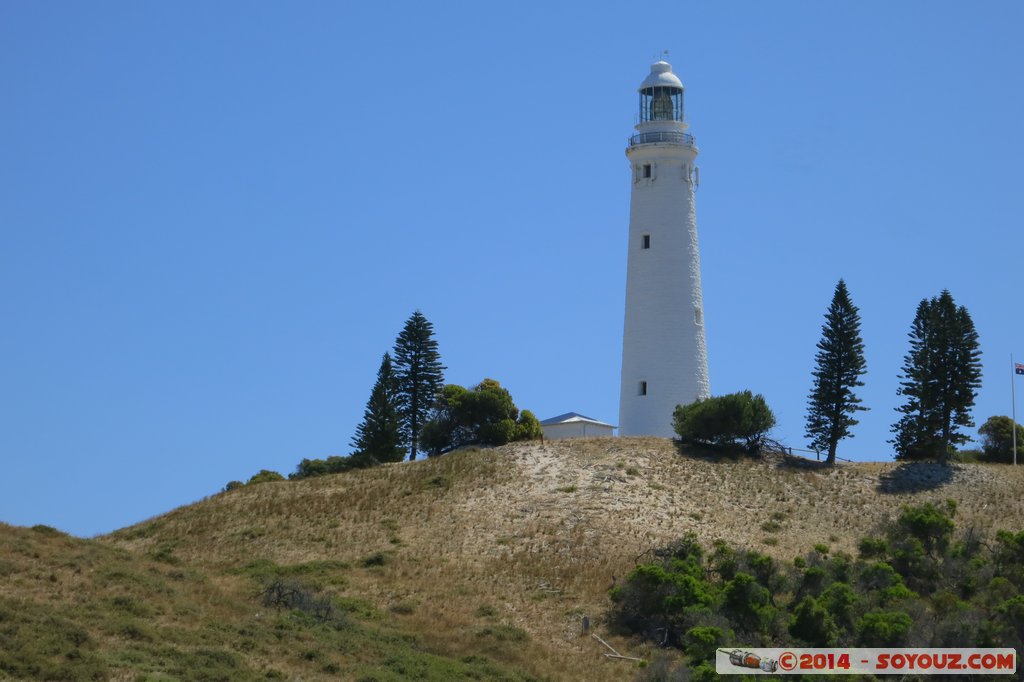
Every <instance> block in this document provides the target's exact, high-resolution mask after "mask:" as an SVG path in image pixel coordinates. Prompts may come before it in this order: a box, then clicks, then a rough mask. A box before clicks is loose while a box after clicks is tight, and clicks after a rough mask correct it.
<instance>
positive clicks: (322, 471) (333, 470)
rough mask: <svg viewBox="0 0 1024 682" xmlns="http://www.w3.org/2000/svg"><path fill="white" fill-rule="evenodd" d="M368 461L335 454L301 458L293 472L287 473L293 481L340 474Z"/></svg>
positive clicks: (366, 463)
mask: <svg viewBox="0 0 1024 682" xmlns="http://www.w3.org/2000/svg"><path fill="white" fill-rule="evenodd" d="M368 464H369V462H368V461H367V460H366V459H365V458H359V457H356V456H352V457H339V456H337V455H334V456H331V457H328V458H327V459H303V460H302V461H301V462H299V464H298V466H297V467H296V468H295V473H293V474H289V475H288V478H290V479H291V480H293V481H296V480H301V479H303V478H312V477H313V476H326V475H327V474H340V473H343V472H345V471H349V470H350V469H358V468H360V467H363V466H367V465H368Z"/></svg>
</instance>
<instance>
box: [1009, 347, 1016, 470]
mask: <svg viewBox="0 0 1024 682" xmlns="http://www.w3.org/2000/svg"><path fill="white" fill-rule="evenodd" d="M1016 374H1017V365H1015V364H1014V363H1013V353H1010V415H1011V417H1010V432H1011V433H1013V466H1017V390H1016V384H1017V382H1016Z"/></svg>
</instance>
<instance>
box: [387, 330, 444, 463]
mask: <svg viewBox="0 0 1024 682" xmlns="http://www.w3.org/2000/svg"><path fill="white" fill-rule="evenodd" d="M394 362H395V368H394V369H395V377H396V379H397V381H398V406H399V415H400V416H401V418H402V437H403V442H404V444H405V445H406V447H408V449H409V460H410V461H412V460H414V459H416V452H417V450H418V449H419V446H420V443H419V440H420V429H422V428H423V424H424V423H425V422H426V421H427V417H428V415H429V414H430V410H431V408H432V407H433V406H434V401H435V400H436V399H437V395H438V393H439V392H440V390H441V387H442V386H443V385H444V370H445V369H447V368H446V367H445V366H444V365H442V364H441V355H440V353H438V351H437V340H436V339H435V338H434V325H432V324H431V323H430V321H429V320H427V318H426V317H424V316H423V313H421V312H420V311H418V310H417V311H416V312H414V313H413V314H412V315H411V316H410V317H409V319H408V320H406V322H405V327H404V328H403V329H402V332H401V333H400V334H399V335H398V338H397V339H395V356H394Z"/></svg>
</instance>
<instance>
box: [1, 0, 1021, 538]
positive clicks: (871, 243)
mask: <svg viewBox="0 0 1024 682" xmlns="http://www.w3.org/2000/svg"><path fill="white" fill-rule="evenodd" d="M1022 25H1024V5H1022V4H1021V3H1019V2H1010V1H1002V2H999V1H996V2H986V3H979V4H967V3H952V2H900V3H891V2H844V3H839V2H830V3H821V2H787V3H780V2H772V3H764V2H722V3H693V2H678V3H656V4H655V5H638V4H636V3H594V2H579V3H558V2H555V3H547V2H545V3H500V4H499V3H458V4H456V3H421V2H408V3H405V2H398V3H386V4H380V3H377V4H373V3H354V2H352V3H342V2H295V3H284V2H273V3H268V2H248V1H247V2H216V3H206V2H202V3H200V2H173V3H171V2H163V3H157V2H90V3H81V2H79V3H73V2H64V3H38V2H29V1H27V0H11V1H9V2H5V3H2V4H0V290H2V292H3V294H2V297H0V324H2V327H0V328H2V333H0V464H2V474H0V520H2V521H5V522H8V523H14V524H25V525H30V524H35V523H45V524H50V525H53V526H57V527H59V528H61V529H64V530H67V531H70V532H73V533H76V534H81V535H92V534H96V533H101V532H107V531H110V530H113V529H115V528H118V527H121V526H124V525H127V524H130V523H134V522H137V521H140V520H142V519H144V518H147V517H149V516H152V515H155V514H158V513H160V512H163V511H166V510H168V509H170V508H173V507H175V506H177V505H180V504H184V503H188V502H191V501H194V500H196V499H199V498H201V497H203V496H205V495H209V494H212V493H215V492H217V491H218V490H219V489H220V488H221V487H222V486H223V485H224V484H225V483H226V482H227V481H229V480H231V479H246V478H248V477H249V476H250V475H251V474H253V473H254V472H256V471H257V470H259V469H262V468H268V469H276V470H279V471H281V472H282V473H288V472H290V471H293V470H294V467H295V464H296V463H297V462H298V461H299V460H300V459H302V458H303V457H325V456H328V455H334V454H347V453H348V451H349V450H348V444H349V441H350V438H351V436H352V432H353V430H354V428H355V426H356V424H357V423H358V422H359V420H360V418H361V416H362V412H363V408H364V405H365V402H366V399H367V397H368V395H369V391H370V388H371V385H372V383H373V379H374V374H375V372H376V370H377V366H378V363H379V361H380V357H381V354H382V353H383V352H384V351H386V350H388V349H389V348H390V347H391V345H392V343H393V340H394V337H395V335H396V334H397V333H398V331H399V330H400V328H401V326H402V323H403V322H404V320H405V319H406V318H407V317H408V316H409V314H410V313H411V312H412V311H413V310H414V309H416V308H420V309H422V311H423V312H424V313H425V314H426V315H427V317H428V318H429V319H430V320H431V321H432V322H433V323H434V325H435V327H436V331H437V338H438V341H439V343H440V348H441V353H442V356H443V359H444V361H445V363H446V364H447V365H448V367H449V370H448V375H447V378H448V380H449V381H450V382H453V383H460V384H465V385H469V384H474V383H476V382H478V381H479V380H481V379H483V378H484V377H493V378H495V379H498V380H499V381H501V382H502V383H503V384H504V385H506V386H507V387H508V388H509V389H510V390H511V391H512V394H513V396H514V397H515V399H516V401H517V403H518V404H519V405H520V406H521V407H525V408H529V409H532V410H533V411H534V412H536V413H537V415H538V416H539V417H541V418H542V419H543V418H545V417H549V416H553V415H555V414H559V413H562V412H566V411H570V410H573V411H577V412H582V413H584V414H587V415H590V416H593V417H596V418H598V419H602V420H606V421H610V422H615V421H616V420H617V417H618V382H619V362H620V352H621V334H622V316H623V297H624V288H625V262H626V234H627V223H628V204H629V190H630V182H629V172H628V167H627V165H626V160H625V157H624V155H623V150H624V147H625V144H626V140H627V137H628V136H629V135H630V133H631V132H632V128H631V126H632V124H633V119H634V114H635V107H636V101H637V99H636V94H635V89H636V87H637V85H638V84H639V83H640V81H641V80H642V79H643V78H644V76H645V75H646V74H647V72H648V67H649V64H650V63H651V61H653V58H654V57H655V56H656V55H657V54H658V53H659V52H660V51H661V50H662V49H668V50H669V51H670V61H671V62H672V63H673V65H674V67H675V71H676V72H677V73H678V74H679V75H680V76H681V78H682V79H683V82H684V83H685V85H686V88H687V101H686V107H687V116H688V119H689V121H690V123H691V125H692V131H693V132H694V133H695V135H696V136H697V141H698V144H699V146H700V149H701V155H700V158H699V160H698V161H699V165H700V166H701V170H702V172H701V179H702V184H701V187H700V190H699V192H698V195H697V202H698V205H697V212H698V224H699V231H700V242H701V249H702V254H701V255H702V260H703V283H704V296H705V298H704V304H705V311H706V321H707V341H708V349H709V359H710V371H711V385H712V391H713V392H714V393H716V394H720V393H727V392H731V391H736V390H741V389H745V388H750V389H752V390H754V391H756V392H761V393H763V394H764V395H765V396H766V398H767V399H768V401H769V403H770V405H771V406H772V407H773V408H774V409H775V411H776V413H777V415H778V418H779V426H778V428H777V430H776V436H777V437H778V438H780V439H781V440H783V441H785V442H787V443H789V444H791V445H793V446H798V447H800V446H804V445H805V443H806V440H805V439H804V438H803V424H804V412H805V403H806V396H807V393H808V391H809V389H810V379H811V377H810V372H811V369H812V366H813V359H814V352H815V343H816V342H817V341H818V338H819V335H820V327H821V323H822V315H823V314H824V312H825V309H826V307H827V305H828V303H829V300H830V297H831V295H832V290H833V287H834V286H835V283H836V281H837V280H838V279H839V278H840V277H844V278H845V279H846V281H847V283H848V285H849V287H850V291H851V293H852V296H853V299H854V302H855V303H856V304H857V305H858V306H859V307H860V309H861V315H862V319H863V336H864V340H865V343H866V347H867V361H868V368H869V373H868V374H867V376H866V377H865V379H866V382H867V385H866V386H865V387H864V389H863V390H862V392H861V395H862V397H863V398H864V401H865V404H866V405H868V406H870V407H871V408H873V409H872V411H871V412H869V413H867V414H865V415H864V416H863V418H862V423H861V425H860V426H859V427H857V429H856V431H855V434H856V437H855V438H853V439H852V440H848V441H844V442H843V443H841V445H840V453H839V454H840V456H847V457H852V458H854V459H860V460H869V459H870V460H888V459H890V458H891V447H890V446H889V445H888V444H887V442H886V440H887V439H888V438H889V425H890V424H891V423H892V422H893V421H895V418H896V414H895V412H894V411H893V408H894V407H895V406H896V405H897V404H898V403H899V399H898V398H897V396H896V388H897V374H898V371H899V367H900V365H901V362H902V358H903V356H904V354H905V353H906V350H907V338H906V335H907V331H908V330H909V327H910V322H911V320H912V318H913V315H914V309H915V307H916V305H917V303H918V302H919V301H920V300H921V299H922V298H925V297H931V296H934V295H937V294H938V293H939V292H940V291H941V290H942V289H943V288H948V289H949V290H950V291H951V292H952V294H953V296H954V298H955V299H956V301H957V302H958V303H960V304H963V305H965V306H967V308H968V309H969V310H970V312H971V314H972V315H973V317H974V321H975V323H976V325H977V328H978V331H979V333H980V335H981V342H982V348H983V352H984V365H985V373H984V387H983V388H982V390H981V393H980V395H979V396H978V401H977V407H976V409H975V418H976V420H977V422H978V424H979V425H980V423H981V422H982V421H984V419H985V418H986V417H988V416H989V415H993V414H1007V413H1008V412H1009V409H1010V404H1009V403H1010V378H1009V373H1008V364H1009V355H1010V353H1011V352H1016V353H1017V354H1018V355H1019V357H1021V358H1024V323H1022V322H1021V320H1022V309H1024V292H1022V290H1021V283H1022V277H1021V268H1020V263H1021V258H1022V255H1024V229H1022V221H1021V214H1022V208H1024V207H1022V206H1021V203H1022V197H1024V192H1022V190H1021V186H1022V180H1024V171H1022V168H1024V165H1022V164H1024V161H1022V159H1024V137H1022V135H1021V132H1020V128H1021V122H1022V121H1024V95H1022V88H1021V73H1022V72H1024V41H1022V40H1021V37H1020V27H1021V26H1022ZM1018 388H1019V389H1024V382H1020V383H1019V386H1018ZM1019 393H1021V395H1020V396H1019V397H1020V398H1021V401H1020V402H1021V403H1022V407H1021V409H1020V412H1022V413H1024V390H1020V391H1019Z"/></svg>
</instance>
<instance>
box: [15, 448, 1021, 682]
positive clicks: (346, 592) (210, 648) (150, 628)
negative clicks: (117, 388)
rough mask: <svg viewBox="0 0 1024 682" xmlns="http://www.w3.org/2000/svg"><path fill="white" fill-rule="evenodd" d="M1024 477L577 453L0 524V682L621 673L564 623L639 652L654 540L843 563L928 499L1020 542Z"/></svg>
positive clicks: (385, 470)
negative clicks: (627, 605)
mask: <svg viewBox="0 0 1024 682" xmlns="http://www.w3.org/2000/svg"><path fill="white" fill-rule="evenodd" d="M1022 479H1024V476H1021V475H1019V474H1018V473H1017V472H1016V471H1012V470H1010V467H1001V468H998V469H996V468H995V467H994V466H992V465H960V466H952V467H941V466H938V465H932V464H929V463H910V464H892V463H890V464H857V465H841V466H838V467H830V468H827V469H818V468H816V467H813V466H811V467H809V468H807V467H802V466H797V465H796V464H795V463H794V462H791V461H789V460H786V459H774V460H773V459H770V458H766V459H762V460H750V459H744V458H739V459H712V458H705V457H701V456H697V455H695V454H693V453H692V452H690V451H684V452H680V450H679V449H678V448H677V446H676V445H675V444H673V443H672V442H671V441H668V440H662V439H644V438H640V439H628V438H620V439H593V440H574V441H561V442H549V443H544V444H534V443H530V444H518V445H509V446H504V447H500V448H493V449H487V450H465V451H458V452H455V453H452V454H450V455H446V456H444V457H439V458H434V459H431V460H428V461H423V462H414V463H395V464H387V465H384V466H381V467H377V468H374V469H366V470H357V471H351V472H348V473H345V474H339V475H333V476H321V477H315V478H310V479H306V480H301V481H277V482H267V483H262V484H260V485H252V486H244V487H242V488H240V489H237V490H232V491H230V492H226V493H222V494H218V495H215V496H213V497H210V498H208V499H206V500H203V501H201V502H199V503H197V504H194V505H190V506H188V507H183V508H180V509H177V510H174V511H172V512H170V513H168V514H166V515H163V516H161V517H159V518H156V519H152V520H149V521H146V522H144V523H141V524H139V525H136V526H133V527H130V528H126V529H123V530H121V531H118V532H117V533H114V534H112V535H110V536H107V537H104V538H99V539H97V540H91V541H85V540H78V539H74V538H70V537H68V536H66V535H63V534H59V533H56V532H54V531H52V530H47V529H39V530H32V529H15V528H10V527H0V535H2V538H0V540H2V541H0V574H3V579H2V580H0V610H2V614H3V615H2V616H0V652H3V653H0V679H2V678H3V676H4V674H6V675H8V676H10V677H13V678H15V679H19V678H26V679H111V680H114V679H140V680H145V679H150V680H170V679H196V680H199V679H208V680H216V679H224V680H232V679H260V678H267V677H268V676H269V677H270V678H272V677H274V676H284V677H285V678H287V679H298V678H301V679H306V680H315V679H339V678H340V679H362V680H366V681H369V680H397V679H410V678H412V679H445V680H448V679H462V678H465V679H499V680H500V679H510V680H516V679H523V680H526V679H542V680H543V679H551V680H583V679H586V680H588V681H597V682H601V681H605V680H606V681H608V682H611V681H613V680H622V679H628V678H629V677H630V676H632V675H633V674H634V673H635V672H637V671H636V669H635V668H634V667H633V664H632V663H628V662H624V661H610V660H608V659H605V658H604V657H603V656H602V653H603V652H604V651H606V650H605V649H604V648H603V646H602V645H600V644H598V643H597V642H596V641H595V640H593V639H591V638H590V637H584V636H581V634H580V621H581V619H582V616H583V615H588V616H590V620H591V623H592V625H593V628H594V629H595V630H596V631H597V632H598V633H600V635H601V636H602V637H603V638H605V639H606V640H607V641H609V642H610V643H611V644H612V645H614V646H615V647H616V648H617V649H618V650H619V651H620V652H622V653H627V652H628V653H630V654H631V655H636V656H639V657H642V658H648V659H650V658H652V657H653V656H654V655H655V654H656V653H657V646H656V645H654V644H650V643H644V642H642V641H641V640H638V639H632V638H629V637H624V636H616V635H615V634H613V633H612V632H611V631H612V629H613V628H612V624H611V623H610V622H609V620H608V617H607V614H608V613H609V607H610V605H611V604H610V601H609V598H608V595H609V589H611V588H614V587H621V586H622V585H623V584H624V581H625V579H626V577H627V576H628V575H629V574H630V572H631V571H632V570H633V569H634V568H635V566H636V565H637V563H638V562H640V563H643V562H644V560H645V557H648V556H650V555H649V552H650V551H651V550H652V549H653V548H657V547H662V546H665V545H667V544H669V543H670V542H672V541H674V540H676V539H678V538H680V537H683V536H685V535H686V534H687V533H693V534H694V535H695V537H696V538H697V541H698V542H699V544H700V545H701V546H702V547H704V548H705V550H707V551H710V549H711V548H712V547H713V544H714V542H715V541H716V540H720V541H723V542H725V543H726V544H727V546H729V547H731V548H735V549H736V550H737V551H746V550H754V551H756V552H758V553H760V554H762V555H765V556H769V557H772V558H773V560H775V561H777V562H785V563H789V562H791V561H792V557H794V556H803V555H806V554H807V553H808V552H813V551H814V550H813V545H814V544H815V543H825V544H828V545H829V548H830V555H829V556H834V555H835V554H837V553H840V552H845V553H848V554H851V555H854V554H856V552H857V542H858V540H859V539H860V538H862V537H865V536H871V535H874V534H875V531H876V526H877V524H878V523H879V521H880V520H883V519H885V518H889V519H893V518H896V517H898V516H899V514H900V513H901V509H902V508H903V506H904V505H919V504H924V503H928V502H931V503H933V504H934V505H937V506H941V505H944V504H945V500H946V499H954V500H956V501H957V503H958V512H957V522H958V524H960V525H961V526H962V527H965V528H966V527H970V526H974V527H977V528H978V529H979V532H980V531H984V532H986V533H987V534H990V535H991V534H992V533H994V531H995V530H996V529H998V528H1011V529H1013V528H1022V527H1024V500H1021V498H1020V496H1019V495H1018V490H1019V489H1020V487H1021V484H1022V483H1024V480H1022ZM51 575H52V576H53V578H51ZM58 625H59V627H58ZM65 626H67V628H69V629H68V630H65ZM65 631H67V632H70V633H71V634H68V635H62V634H59V633H61V632H65ZM46 632H54V633H57V634H54V635H53V637H51V638H50V639H47V637H48V635H46V634H45V633H46ZM75 632H77V633H79V634H74V633H75ZM76 642H77V643H76ZM15 652H16V653H15ZM19 657H20V658H19ZM58 670H60V671H65V670H67V671H72V672H67V673H61V674H62V675H63V677H61V676H58V673H57V672H56V671H58ZM128 671H131V674H128Z"/></svg>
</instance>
